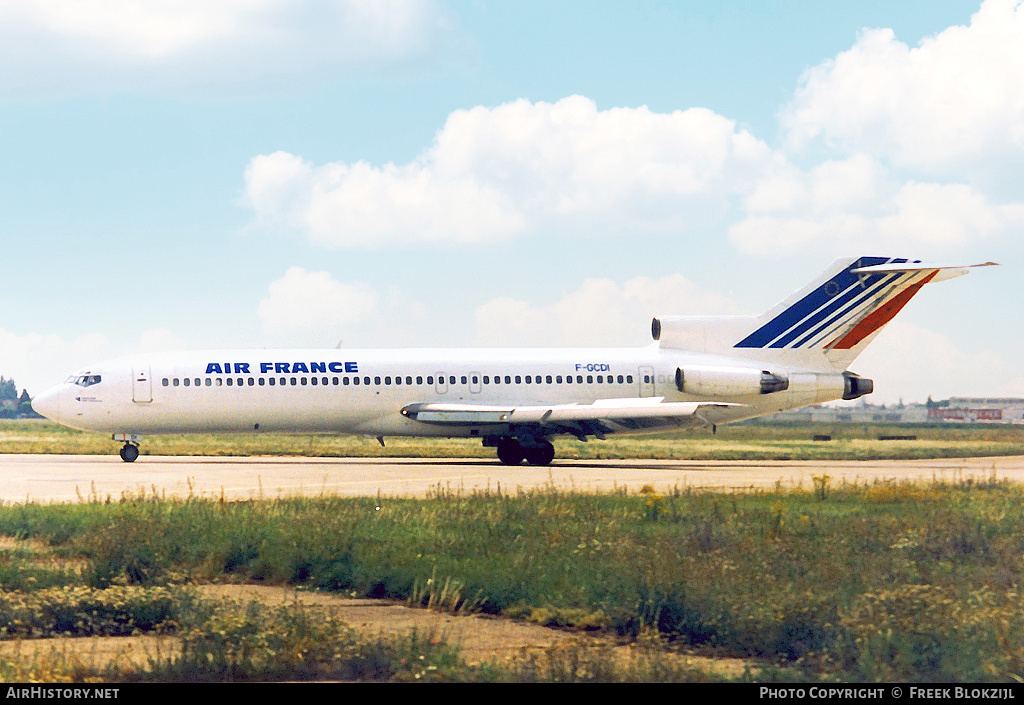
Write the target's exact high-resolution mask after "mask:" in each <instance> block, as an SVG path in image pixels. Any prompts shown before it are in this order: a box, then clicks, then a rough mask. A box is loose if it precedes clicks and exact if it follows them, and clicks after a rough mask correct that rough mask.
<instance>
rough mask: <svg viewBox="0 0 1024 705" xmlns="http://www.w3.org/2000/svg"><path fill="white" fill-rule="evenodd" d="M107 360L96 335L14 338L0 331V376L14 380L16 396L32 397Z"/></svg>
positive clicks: (102, 341)
mask: <svg viewBox="0 0 1024 705" xmlns="http://www.w3.org/2000/svg"><path fill="white" fill-rule="evenodd" d="M109 356H110V346H109V343H108V342H107V339H106V338H105V337H103V336H102V335H99V334H92V335H85V336H82V337H80V338H78V339H76V340H73V341H68V340H64V339H63V338H61V337H60V336H58V335H42V334H40V333H28V334H26V335H17V334H15V333H12V332H10V331H6V330H4V329H2V328H0V375H3V376H4V377H6V378H7V379H13V380H14V381H15V382H16V383H17V385H18V393H19V394H20V393H21V390H22V389H27V390H28V393H29V394H30V395H32V396H34V395H36V394H38V393H39V392H41V391H43V390H44V389H47V388H49V387H52V386H53V385H55V384H57V383H59V382H63V381H64V380H65V379H66V378H67V376H68V375H70V374H71V373H72V372H74V371H75V369H76V368H78V367H80V366H82V365H86V364H89V363H91V362H96V361H97V360H100V359H102V358H104V357H109Z"/></svg>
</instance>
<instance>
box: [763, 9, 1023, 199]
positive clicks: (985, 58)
mask: <svg viewBox="0 0 1024 705" xmlns="http://www.w3.org/2000/svg"><path fill="white" fill-rule="evenodd" d="M1022 96H1024V4H1022V2H1021V0H986V1H985V2H984V3H983V4H982V5H981V8H980V9H979V10H978V12H977V13H976V14H975V15H974V16H973V17H972V18H971V23H970V25H969V26H967V27H964V26H955V27H950V28H948V29H946V30H945V31H943V32H941V33H939V34H938V35H936V36H934V37H928V38H926V39H924V40H922V41H921V43H920V45H919V46H918V47H916V48H913V49H912V48H909V47H908V46H907V45H906V44H903V43H902V42H900V41H898V40H897V39H896V38H895V37H894V35H893V32H892V30H889V29H873V30H868V31H865V32H863V33H862V34H861V36H860V37H859V38H858V40H857V42H856V44H854V46H853V47H852V48H851V49H850V50H848V51H845V52H842V53H840V54H839V55H838V56H837V57H836V58H835V59H832V60H829V61H826V62H825V63H823V64H821V65H819V66H817V67H815V68H813V69H810V70H808V71H807V72H806V73H805V74H804V75H803V77H802V78H801V80H800V87H799V88H798V90H797V92H796V96H795V98H794V100H793V102H792V104H791V105H789V106H788V107H787V108H786V109H785V110H784V112H783V115H782V121H783V124H784V126H785V128H786V129H787V131H788V140H789V143H790V145H791V146H792V147H795V148H798V149H799V148H801V147H802V146H804V145H807V144H808V143H810V142H812V141H814V140H817V139H821V140H823V141H824V142H825V144H826V145H828V146H831V147H835V148H838V149H840V150H844V151H846V152H868V153H870V154H873V155H876V156H880V157H885V158H888V159H891V160H892V162H893V163H894V164H896V165H900V166H905V167H910V168H915V169H922V170H925V171H926V172H929V173H936V172H938V173H954V174H955V173H960V172H962V171H964V170H968V171H971V172H975V173H979V174H981V175H982V176H983V177H984V176H985V175H987V176H988V178H989V179H990V180H991V179H993V178H996V177H997V174H994V173H992V172H993V171H997V172H998V173H999V174H1002V175H1003V176H1004V177H1007V178H1008V177H1010V176H1011V175H1013V174H1019V171H1020V167H1021V166H1022V165H1024V99H1022ZM1013 165H1015V167H1014V168H1012V169H1007V167H1008V166H1013ZM1014 180H1016V179H1014Z"/></svg>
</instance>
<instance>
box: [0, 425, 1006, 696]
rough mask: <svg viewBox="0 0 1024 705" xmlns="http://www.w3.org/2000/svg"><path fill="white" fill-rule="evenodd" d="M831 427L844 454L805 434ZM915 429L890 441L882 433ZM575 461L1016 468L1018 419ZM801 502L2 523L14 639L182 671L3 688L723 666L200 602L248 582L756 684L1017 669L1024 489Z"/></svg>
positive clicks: (477, 505) (430, 507) (457, 502)
mask: <svg viewBox="0 0 1024 705" xmlns="http://www.w3.org/2000/svg"><path fill="white" fill-rule="evenodd" d="M816 434H829V435H831V436H832V438H833V440H831V441H828V442H813V441H811V440H809V439H810V438H812V437H813V436H814V435H816ZM908 434H913V435H916V436H917V440H913V441H907V440H905V441H881V440H879V439H878V436H879V435H908ZM0 448H2V449H3V450H4V451H5V452H19V453H30V452H55V453H112V452H114V451H115V450H116V444H115V443H113V442H112V441H110V440H107V439H104V438H103V437H102V436H98V435H93V434H82V433H78V432H74V431H69V430H67V429H64V428H62V427H59V426H55V425H53V424H50V423H48V422H27V421H6V422H2V423H0ZM144 449H145V451H146V452H150V453H169V454H217V455H248V454H259V455H274V454H281V455H357V456H358V455H364V456H380V455H399V456H401V455H409V456H417V455H418V456H424V455H426V456H440V455H453V456H484V457H491V451H490V450H489V449H484V448H482V447H480V445H479V443H478V442H461V441H424V440H404V441H402V440H397V439H396V441H394V442H391V441H390V440H389V442H388V446H387V447H386V448H383V449H382V448H380V446H379V445H378V444H377V442H376V441H375V440H372V439H363V438H352V437H345V436H304V435H296V436H292V435H275V434H266V435H258V436H257V435H253V436H213V435H211V436H192V437H187V436H181V437H177V436H169V437H154V438H152V439H146V442H145V444H144ZM558 451H559V454H560V456H561V457H580V458H588V457H591V458H597V457H609V458H616V457H624V458H637V457H639V458H680V457H682V458H721V459H728V458H769V459H770V458H808V459H811V458H813V459H825V460H827V459H851V458H865V459H867V458H917V457H938V456H974V455H1006V454H1024V429H1022V428H1014V427H1005V426H1003V427H974V428H963V427H917V426H915V427H904V428H894V427H879V426H856V427H851V426H838V427H823V426H806V425H802V426H785V427H783V426H757V425H742V426H732V427H726V428H723V429H719V433H718V434H717V435H715V436H711V435H709V434H686V435H680V436H677V437H672V436H654V437H635V438H625V439H621V440H619V439H612V440H610V441H607V442H599V441H594V442H591V443H586V444H582V443H577V442H575V441H573V442H561V441H560V442H559V446H558ZM812 484H813V486H812V487H809V488H803V489H796V490H792V491H787V490H782V489H777V490H774V491H762V492H747V493H742V494H740V493H725V492H701V491H689V490H678V491H675V492H673V493H671V494H666V495H660V494H657V493H656V492H655V491H653V490H651V489H650V488H645V489H644V490H642V491H640V492H639V493H633V494H630V493H628V492H626V491H625V490H623V491H620V492H615V493H608V494H581V493H576V492H560V491H555V490H542V491H530V492H522V491H520V492H517V493H511V494H510V493H499V492H490V491H487V492H482V493H474V494H470V495H463V494H459V493H454V494H453V493H447V492H441V491H440V490H439V492H438V493H437V494H435V495H434V496H431V497H429V498H427V499H425V500H413V499H396V498H392V499H388V498H377V497H374V498H354V499H353V498H349V499H342V498H331V497H320V498H309V499H277V500H269V501H243V502H225V501H223V500H221V501H218V500H214V499H201V498H189V499H188V500H167V499H160V498H157V497H131V496H125V497H123V498H122V499H121V500H120V501H109V500H107V501H82V502H79V503H76V504H54V505H44V504H33V503H28V504H12V505H7V506H2V507H0V535H2V536H8V537H13V538H14V539H17V542H16V543H14V544H13V545H11V546H7V547H4V546H3V545H0V639H3V638H7V639H23V638H34V637H40V636H46V635H50V634H55V633H73V634H79V635H89V634H123V633H166V634H174V635H176V636H178V637H180V638H181V639H182V641H183V643H184V645H185V646H184V649H185V650H184V654H185V656H184V657H183V658H182V659H180V660H178V661H175V662H171V661H164V662H159V663H156V662H154V663H153V664H151V667H150V669H149V670H148V671H145V672H141V673H139V672H133V673H114V672H106V673H96V672H95V671H89V670H88V669H83V668H82V667H81V666H80V665H74V664H72V665H68V664H66V663H63V662H59V661H57V662H44V663H39V662H31V663H26V662H23V661H19V660H3V659H0V678H2V679H4V680H14V681H26V680H51V681H53V680H90V679H97V678H98V679H105V680H116V679H148V680H197V681H198V680H247V679H254V680H275V679H281V680H289V679H302V678H325V677H326V678H344V679H354V680H459V681H523V680H569V681H590V680H596V681H631V680H664V681H668V680H707V679H716V678H722V677H723V676H721V675H720V674H715V673H705V672H700V671H695V670H693V669H679V668H673V667H670V666H667V665H666V661H665V660H664V659H658V658H657V656H656V655H655V656H654V657H653V658H649V659H646V660H641V661H637V662H636V663H632V664H628V665H623V664H622V663H619V662H617V661H615V660H614V658H612V657H609V656H607V655H602V654H600V653H597V654H594V653H585V654H581V653H572V654H549V655H548V659H547V660H546V661H545V662H544V665H543V667H541V666H539V665H538V663H537V662H535V661H529V662H527V661H523V662H520V663H516V662H509V663H503V664H491V665H486V664H485V665H483V666H468V665H466V664H465V663H464V662H463V661H462V660H461V657H460V656H459V653H458V649H457V648H454V647H450V646H448V645H447V644H444V643H441V642H437V641H436V640H425V639H422V638H419V637H417V636H416V635H411V636H410V638H409V639H407V640H404V641H399V642H395V641H390V642H389V641H386V640H381V639H376V640H366V639H364V638H361V637H359V636H357V635H356V634H355V633H354V632H353V631H352V630H350V629H349V628H348V627H347V626H346V625H343V624H340V623H335V622H332V621H330V620H326V621H325V620H322V619H319V618H314V617H311V616H310V615H308V614H305V613H303V612H302V611H301V610H296V609H283V608H282V609H279V610H276V611H274V610H268V609H265V608H258V607H256V606H254V605H238V604H222V603H212V602H208V601H203V600H199V599H197V598H196V596H195V595H194V594H193V593H192V592H190V591H189V588H188V586H189V585H193V584H196V583H206V582H218V581H227V582H256V583H263V584H270V585H290V586H296V587H301V588H303V589H310V590H326V591H333V592H338V593H341V594H345V595H351V596H366V597H389V598H394V599H399V600H404V601H406V602H408V603H410V604H415V605H423V606H431V607H433V608H436V609H447V610H452V611H459V610H461V611H467V610H469V611H482V612H487V613H491V614H494V615H500V616H502V617H507V618H516V619H523V620H529V621H532V622H537V623H541V624H545V625H550V626H559V627H563V628H569V629H579V630H588V631H594V632H597V633H603V634H606V635H609V636H611V637H613V638H616V639H620V640H624V641H627V642H630V641H636V642H642V643H644V644H645V645H647V646H651V645H655V646H656V650H655V654H656V653H657V652H658V650H660V651H661V652H664V651H674V650H681V649H682V650H694V649H696V650H698V651H699V652H700V653H703V654H706V655H711V656H728V657H738V658H743V659H747V660H748V661H751V662H755V663H757V664H758V667H757V670H756V671H751V672H748V673H747V674H746V675H745V676H742V678H744V679H756V680H771V679H780V680H787V681H792V680H824V681H880V682H885V681H893V682H897V681H932V682H935V681H961V682H964V681H969V682H981V681H1007V680H1020V679H1022V678H1024V632H1022V631H1021V629H1020V625H1021V624H1022V623H1024V600H1022V599H1021V595H1020V587H1021V578H1022V574H1024V488H1022V487H1020V486H1017V485H1012V484H1008V483H1004V482H996V481H995V480H994V479H993V480H991V481H988V482H985V481H982V482H978V481H967V482H962V483H952V484H948V483H947V484H942V483H936V482H932V483H928V484H901V483H895V482H876V483H871V484H860V485H849V484H844V485H842V486H834V485H833V484H832V483H831V482H830V480H829V478H828V476H827V474H825V475H822V476H816V477H814V478H813V483H812Z"/></svg>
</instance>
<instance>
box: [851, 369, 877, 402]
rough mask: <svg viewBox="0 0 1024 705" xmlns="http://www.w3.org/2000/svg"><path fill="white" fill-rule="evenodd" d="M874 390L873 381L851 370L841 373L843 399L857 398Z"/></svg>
mask: <svg viewBox="0 0 1024 705" xmlns="http://www.w3.org/2000/svg"><path fill="white" fill-rule="evenodd" d="M873 391H875V383H874V381H872V380H870V379H868V378H867V377H861V376H860V375H855V374H854V373H852V372H844V373H843V399H858V398H860V397H862V396H864V395H865V394H871V392H873Z"/></svg>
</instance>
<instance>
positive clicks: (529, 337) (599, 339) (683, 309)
mask: <svg viewBox="0 0 1024 705" xmlns="http://www.w3.org/2000/svg"><path fill="white" fill-rule="evenodd" d="M735 308H736V307H735V304H734V303H733V302H732V301H730V300H729V299H728V298H726V297H724V296H722V295H720V294H717V293H715V292H710V291H703V290H701V289H699V288H698V287H697V286H696V285H695V284H693V283H692V282H690V281H689V280H687V279H686V278H685V277H683V276H681V275H678V274H676V275H672V276H668V277H662V278H660V279H650V278H648V277H637V278H635V279H630V280H629V281H627V282H625V284H623V285H621V286H620V285H618V284H616V283H615V282H613V281H611V280H609V279H587V280H586V281H584V282H583V285H582V286H581V287H580V288H579V289H577V290H576V291H573V292H571V293H569V294H566V295H565V296H564V297H562V299H560V300H559V301H556V302H554V303H552V304H548V305H544V306H540V307H533V306H531V305H530V304H529V303H527V302H525V301H519V300H516V299H512V298H507V297H506V298H499V299H493V300H491V301H488V302H486V303H484V304H482V305H481V306H479V307H478V308H477V310H476V326H475V328H476V344H478V345H481V346H496V347H526V346H536V347H547V346H558V347H586V346H593V347H600V346H634V345H636V346H640V345H646V344H649V343H650V342H651V333H650V330H651V329H650V322H651V318H652V317H653V316H655V315H665V314H733V313H736V310H735Z"/></svg>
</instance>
